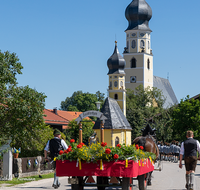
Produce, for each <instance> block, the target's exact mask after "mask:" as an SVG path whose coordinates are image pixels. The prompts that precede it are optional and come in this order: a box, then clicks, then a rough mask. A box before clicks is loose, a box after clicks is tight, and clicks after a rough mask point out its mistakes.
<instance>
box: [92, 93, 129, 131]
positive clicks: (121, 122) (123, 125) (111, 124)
mask: <svg viewBox="0 0 200 190" xmlns="http://www.w3.org/2000/svg"><path fill="white" fill-rule="evenodd" d="M101 112H102V113H103V114H104V116H105V117H106V118H107V119H106V120H105V123H104V129H129V130H131V129H132V128H131V126H130V124H129V122H128V120H127V119H126V117H125V116H124V114H123V112H122V110H121V108H120V107H119V105H118V103H117V101H116V100H114V99H112V98H110V97H107V98H106V100H105V103H104V105H103V107H102V109H101ZM100 123H101V121H100V120H97V121H96V122H95V125H94V127H93V129H100Z"/></svg>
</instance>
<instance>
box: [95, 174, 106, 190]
mask: <svg viewBox="0 0 200 190" xmlns="http://www.w3.org/2000/svg"><path fill="white" fill-rule="evenodd" d="M106 184H108V177H101V176H97V189H98V190H105V188H106ZM98 185H100V186H98Z"/></svg>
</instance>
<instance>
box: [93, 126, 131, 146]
mask: <svg viewBox="0 0 200 190" xmlns="http://www.w3.org/2000/svg"><path fill="white" fill-rule="evenodd" d="M95 131H96V133H97V138H98V139H99V142H100V143H101V133H100V129H95ZM116 137H118V138H119V144H124V143H125V144H126V145H131V130H121V129H104V141H105V142H107V146H108V147H110V146H113V147H115V139H116Z"/></svg>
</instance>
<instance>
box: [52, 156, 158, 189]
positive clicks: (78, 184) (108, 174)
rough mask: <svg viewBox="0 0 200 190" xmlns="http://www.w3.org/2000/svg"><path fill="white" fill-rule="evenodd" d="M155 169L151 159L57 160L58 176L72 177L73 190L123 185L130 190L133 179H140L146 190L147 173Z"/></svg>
mask: <svg viewBox="0 0 200 190" xmlns="http://www.w3.org/2000/svg"><path fill="white" fill-rule="evenodd" d="M153 170H154V166H153V163H152V162H151V160H150V159H145V160H139V161H137V162H135V161H133V160H129V161H126V160H123V161H120V160H119V161H111V162H106V161H98V162H97V163H84V162H83V163H80V162H79V161H71V162H70V161H69V160H64V161H62V160H57V162H56V173H57V176H68V177H71V178H69V179H70V180H69V183H71V189H72V190H83V188H84V186H97V188H98V190H104V189H105V187H109V186H122V189H123V190H129V189H131V188H132V186H133V179H137V180H138V186H139V190H146V187H147V185H146V176H147V173H149V172H151V171H153ZM92 176H93V177H94V176H96V177H94V178H93V177H92ZM91 179H92V180H91Z"/></svg>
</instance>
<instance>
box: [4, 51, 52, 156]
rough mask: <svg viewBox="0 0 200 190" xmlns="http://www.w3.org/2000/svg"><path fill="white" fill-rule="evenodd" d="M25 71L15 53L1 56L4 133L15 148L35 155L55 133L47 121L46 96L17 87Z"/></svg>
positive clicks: (26, 87) (27, 88)
mask: <svg viewBox="0 0 200 190" xmlns="http://www.w3.org/2000/svg"><path fill="white" fill-rule="evenodd" d="M22 69H23V67H22V65H21V63H20V62H19V59H18V57H17V56H16V54H15V53H9V52H8V51H7V52H4V53H2V52H0V87H1V88H0V121H1V122H0V131H1V134H2V135H4V136H5V137H7V138H11V139H12V143H11V145H12V146H15V147H16V148H19V147H21V149H22V151H25V150H29V151H30V152H31V151H32V152H34V151H35V150H37V151H38V150H41V149H42V148H41V146H43V147H44V145H45V143H46V141H47V139H48V138H50V137H51V133H52V129H50V128H49V127H47V126H46V125H45V122H44V119H43V110H44V106H45V98H46V96H45V95H44V94H43V93H39V92H37V91H36V90H34V89H31V88H29V87H28V86H25V87H19V86H17V84H18V83H17V79H16V75H17V74H22V72H21V70H22ZM44 141H45V142H44ZM26 156H28V155H26Z"/></svg>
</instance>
